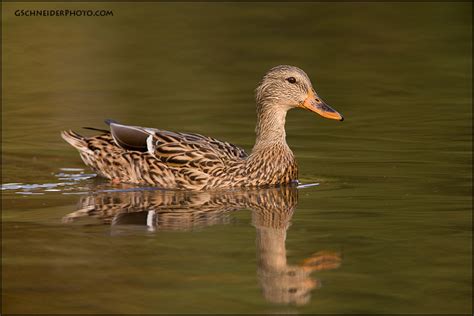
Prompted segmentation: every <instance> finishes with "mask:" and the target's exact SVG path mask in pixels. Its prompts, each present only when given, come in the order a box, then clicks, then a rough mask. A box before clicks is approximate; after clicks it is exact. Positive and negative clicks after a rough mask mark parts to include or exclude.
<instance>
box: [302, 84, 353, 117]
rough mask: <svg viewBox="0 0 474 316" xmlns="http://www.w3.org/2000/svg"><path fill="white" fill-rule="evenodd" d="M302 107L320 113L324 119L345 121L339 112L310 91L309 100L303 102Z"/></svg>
mask: <svg viewBox="0 0 474 316" xmlns="http://www.w3.org/2000/svg"><path fill="white" fill-rule="evenodd" d="M300 107H301V108H303V109H306V110H309V111H311V112H314V113H318V114H319V115H321V116H322V117H325V118H328V119H332V120H338V121H344V117H343V116H342V115H341V114H340V113H339V112H337V111H336V110H334V109H333V108H331V107H330V106H329V105H327V104H326V103H324V101H323V100H321V99H320V98H319V97H318V95H317V94H316V93H314V91H310V92H309V93H308V96H307V98H306V99H305V100H304V101H303V103H301V105H300Z"/></svg>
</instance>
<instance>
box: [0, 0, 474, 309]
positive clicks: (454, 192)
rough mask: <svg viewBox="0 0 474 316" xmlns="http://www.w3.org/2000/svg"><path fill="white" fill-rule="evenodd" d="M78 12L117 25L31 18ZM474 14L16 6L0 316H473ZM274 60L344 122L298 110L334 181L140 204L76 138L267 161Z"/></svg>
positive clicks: (306, 154) (372, 8)
mask: <svg viewBox="0 0 474 316" xmlns="http://www.w3.org/2000/svg"><path fill="white" fill-rule="evenodd" d="M66 7H67V8H78V9H88V8H92V9H104V8H105V9H112V10H114V16H113V17H82V18H79V17H76V18H73V17H16V16H15V15H14V11H15V10H16V9H35V8H39V9H50V8H66ZM471 9H472V5H471V4H470V3H442V2H438V3H417V4H412V3H375V2H374V3H331V4H329V3H299V4H290V3H260V4H253V3H242V4H237V3H226V4H220V3H195V4H190V3H141V4H134V5H133V6H132V5H131V4H127V3H96V4H92V3H69V4H61V3H49V4H47V3H41V4H32V3H7V4H3V12H2V14H3V16H2V23H3V25H2V26H3V34H2V35H3V43H2V44H3V45H2V53H3V65H2V75H3V96H2V98H3V99H2V183H3V185H2V300H3V304H2V312H4V313H87V312H89V313H129V314H130V313H178V312H180V313H186V312H187V313H191V312H201V313H224V312H226V313H349V312H352V313H470V312H472V307H471V303H472V269H471V264H472V259H471V255H472V242H471V238H472V215H471V210H472V197H471V194H472V165H471V163H472V152H471V150H472V109H471V105H472V90H471V84H472V75H471V69H472V43H471V37H472V32H471V24H472V20H471ZM278 64H292V65H296V66H299V67H301V68H303V69H304V70H305V71H306V72H307V73H308V75H309V76H310V77H311V78H312V81H313V84H314V86H315V89H316V91H317V92H318V94H319V95H320V96H321V97H322V98H323V99H324V100H325V101H326V102H327V103H328V104H330V105H331V106H333V107H334V108H335V109H337V110H338V111H340V112H341V113H342V114H343V115H344V116H345V118H346V120H345V121H344V122H343V123H340V122H335V121H330V120H324V119H322V118H320V117H316V116H315V115H314V114H312V113H309V112H304V111H299V110H298V111H297V110H294V111H292V112H290V113H289V115H288V118H287V125H286V128H287V135H288V136H287V141H288V143H289V145H290V147H291V148H292V149H293V151H294V153H295V155H296V157H297V160H298V163H299V169H300V180H301V181H302V182H303V183H318V184H319V185H317V186H311V187H306V188H286V189H285V188H282V189H272V190H256V191H255V190H254V191H250V192H220V193H218V194H217V193H213V194H209V193H200V194H197V193H179V192H178V193H176V192H166V191H160V190H141V191H136V190H134V189H133V187H130V186H112V185H111V184H109V183H108V182H106V181H103V180H100V179H98V178H96V177H94V175H93V174H92V172H91V171H90V170H88V169H87V168H85V167H84V166H83V164H82V162H81V160H80V158H79V157H78V154H77V152H76V151H75V150H74V149H73V148H71V147H70V146H69V145H68V144H66V143H65V142H64V141H62V140H61V139H60V137H59V131H60V130H63V129H70V128H72V129H75V130H80V128H81V126H96V127H102V126H103V123H102V121H103V119H105V118H113V119H116V120H119V121H122V122H124V123H127V124H134V125H141V126H151V127H159V128H162V129H169V130H175V131H188V132H196V133H201V134H205V135H209V136H213V137H216V138H219V139H222V140H226V141H230V142H232V143H235V144H238V145H240V146H242V147H243V148H245V149H247V150H250V149H251V147H252V145H253V141H254V131H253V130H254V124H255V108H254V107H255V105H254V100H253V90H254V89H255V87H256V85H257V83H258V81H259V80H260V79H261V77H262V75H263V74H264V72H265V71H267V70H268V69H269V68H271V67H272V66H275V65H278ZM84 133H86V134H90V133H91V132H90V131H84ZM255 201H258V202H255Z"/></svg>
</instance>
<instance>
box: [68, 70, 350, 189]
mask: <svg viewBox="0 0 474 316" xmlns="http://www.w3.org/2000/svg"><path fill="white" fill-rule="evenodd" d="M256 99H257V127H256V133H257V139H256V141H255V145H254V147H253V149H252V152H251V153H250V155H248V154H247V153H246V152H245V151H244V150H243V149H241V148H239V147H237V146H235V145H232V144H229V143H227V142H223V141H220V140H217V139H214V138H211V137H207V136H202V135H199V134H189V133H175V132H170V131H164V130H159V129H154V128H146V127H138V126H127V125H123V124H119V123H117V122H115V121H111V120H108V121H106V122H107V123H108V124H109V125H110V132H109V131H103V132H104V134H102V135H99V136H94V137H88V138H86V137H83V136H81V135H79V134H77V133H75V132H73V131H63V132H62V133H61V135H62V137H63V138H64V139H65V140H66V141H67V142H68V143H69V144H71V145H72V146H73V147H75V148H77V149H78V150H79V153H80V155H81V158H82V160H83V161H84V163H85V164H86V165H88V166H90V167H91V168H92V169H93V170H94V171H95V172H97V174H99V175H101V176H103V177H105V178H108V179H111V180H112V181H114V182H127V183H136V184H147V185H153V186H158V187H161V188H165V189H187V190H206V189H213V188H230V187H255V186H269V185H281V184H288V183H292V182H295V181H297V178H298V167H297V164H296V161H295V157H294V156H293V153H292V152H291V150H290V148H289V147H288V145H287V144H286V140H285V136H286V134H285V117H286V112H287V111H288V110H290V109H292V108H304V109H307V110H309V111H311V112H315V113H318V114H320V115H321V116H324V117H326V118H330V119H335V120H339V121H342V120H343V117H342V115H341V114H339V113H338V112H337V111H335V110H333V109H332V108H331V107H329V106H328V105H327V104H325V103H324V102H323V101H322V100H321V99H320V98H319V97H318V95H317V94H316V92H315V91H314V89H313V87H312V85H311V81H310V80H309V78H308V76H307V75H306V73H305V72H304V71H303V70H301V69H299V68H297V67H292V66H277V67H274V68H272V69H270V71H269V72H268V73H267V74H266V75H265V76H264V77H263V80H262V82H261V83H260V85H259V86H258V88H257V90H256Z"/></svg>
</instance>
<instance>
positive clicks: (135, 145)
mask: <svg viewBox="0 0 474 316" xmlns="http://www.w3.org/2000/svg"><path fill="white" fill-rule="evenodd" d="M108 123H109V125H110V131H111V134H112V137H113V139H114V141H115V142H116V143H117V145H119V146H120V147H122V148H124V149H126V150H135V151H141V152H149V153H150V154H152V155H154V156H155V157H156V158H159V159H160V160H161V161H163V162H167V163H175V164H186V163H188V162H190V161H191V160H196V159H198V160H199V158H202V159H204V160H208V161H221V162H223V161H225V160H238V159H243V158H245V157H247V156H248V155H247V153H246V152H245V151H244V150H243V149H242V148H239V147H237V146H235V145H233V144H230V143H227V142H224V141H220V140H218V139H215V138H212V137H206V136H203V135H199V134H191V133H175V132H170V131H165V130H160V129H155V128H146V127H139V126H130V125H124V124H120V123H117V122H114V121H108Z"/></svg>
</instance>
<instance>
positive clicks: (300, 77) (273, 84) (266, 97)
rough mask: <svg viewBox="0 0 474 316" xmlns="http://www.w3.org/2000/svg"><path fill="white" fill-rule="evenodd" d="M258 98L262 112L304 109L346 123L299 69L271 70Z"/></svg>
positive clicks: (277, 67)
mask: <svg viewBox="0 0 474 316" xmlns="http://www.w3.org/2000/svg"><path fill="white" fill-rule="evenodd" d="M256 98H257V106H258V107H260V108H262V109H263V108H267V109H268V108H272V109H276V110H285V111H288V110H290V109H292V108H303V109H306V110H309V111H311V112H314V113H318V114H319V115H321V116H323V117H326V118H329V119H333V120H338V121H343V120H344V118H343V117H342V115H341V114H340V113H338V112H337V111H336V110H334V109H333V108H331V107H330V106H329V105H327V104H326V103H324V101H323V100H322V99H321V98H320V97H319V96H318V95H317V94H316V92H315V91H314V89H313V85H312V84H311V80H309V78H308V75H306V73H305V72H304V71H303V70H301V69H299V68H298V67H294V66H287V65H280V66H276V67H273V68H272V69H270V71H269V72H267V74H266V75H265V76H264V77H263V80H262V82H261V83H260V85H259V86H258V87H257V90H256Z"/></svg>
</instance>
